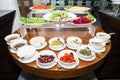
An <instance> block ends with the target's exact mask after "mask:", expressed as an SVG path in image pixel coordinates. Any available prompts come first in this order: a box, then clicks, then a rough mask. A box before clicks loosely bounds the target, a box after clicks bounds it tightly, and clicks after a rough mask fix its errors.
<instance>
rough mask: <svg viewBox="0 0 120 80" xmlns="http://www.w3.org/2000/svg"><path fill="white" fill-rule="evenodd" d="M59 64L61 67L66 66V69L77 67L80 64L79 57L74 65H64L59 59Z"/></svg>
mask: <svg viewBox="0 0 120 80" xmlns="http://www.w3.org/2000/svg"><path fill="white" fill-rule="evenodd" d="M58 64H59V65H60V66H61V67H63V68H66V69H73V68H75V67H77V66H78V64H79V59H77V60H76V64H73V65H71V66H69V65H68V66H67V65H63V64H61V62H59V61H58Z"/></svg>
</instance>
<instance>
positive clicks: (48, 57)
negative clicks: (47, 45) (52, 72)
mask: <svg viewBox="0 0 120 80" xmlns="http://www.w3.org/2000/svg"><path fill="white" fill-rule="evenodd" d="M55 59H56V55H55V53H54V52H53V51H51V50H43V51H41V52H39V54H38V55H37V58H36V62H37V63H38V64H39V65H41V66H48V65H51V64H53V63H54V62H55Z"/></svg>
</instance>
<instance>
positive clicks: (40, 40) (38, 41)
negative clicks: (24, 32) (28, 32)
mask: <svg viewBox="0 0 120 80" xmlns="http://www.w3.org/2000/svg"><path fill="white" fill-rule="evenodd" d="M29 43H30V44H31V45H32V46H34V47H35V48H38V47H42V46H43V45H45V38H44V37H42V36H37V37H33V38H32V39H30V41H29Z"/></svg>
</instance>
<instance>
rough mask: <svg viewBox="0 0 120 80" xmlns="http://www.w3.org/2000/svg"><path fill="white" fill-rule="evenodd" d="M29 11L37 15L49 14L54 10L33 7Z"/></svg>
mask: <svg viewBox="0 0 120 80" xmlns="http://www.w3.org/2000/svg"><path fill="white" fill-rule="evenodd" d="M29 9H30V10H32V11H34V12H36V13H48V12H51V11H52V10H54V9H33V7H30V8H29Z"/></svg>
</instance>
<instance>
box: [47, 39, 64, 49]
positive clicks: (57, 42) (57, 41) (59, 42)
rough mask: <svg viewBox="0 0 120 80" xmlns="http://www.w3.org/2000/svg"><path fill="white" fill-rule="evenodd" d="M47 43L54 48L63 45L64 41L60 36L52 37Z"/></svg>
mask: <svg viewBox="0 0 120 80" xmlns="http://www.w3.org/2000/svg"><path fill="white" fill-rule="evenodd" d="M49 45H50V46H51V47H52V48H54V49H58V48H62V47H63V46H64V45H65V41H64V39H63V38H61V37H54V38H51V39H50V40H49Z"/></svg>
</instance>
